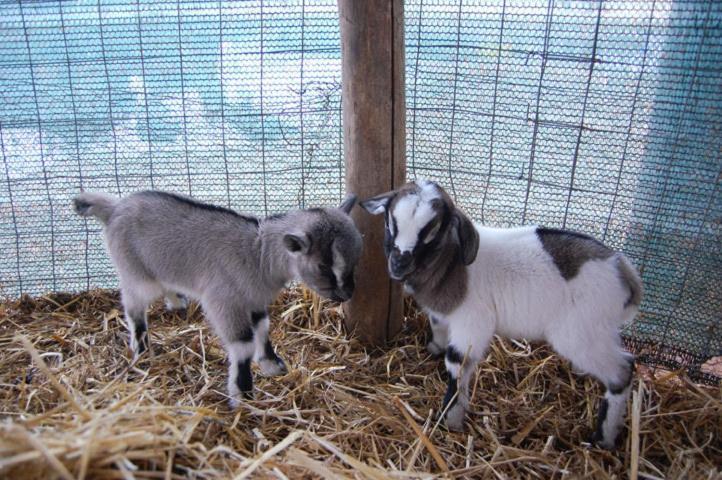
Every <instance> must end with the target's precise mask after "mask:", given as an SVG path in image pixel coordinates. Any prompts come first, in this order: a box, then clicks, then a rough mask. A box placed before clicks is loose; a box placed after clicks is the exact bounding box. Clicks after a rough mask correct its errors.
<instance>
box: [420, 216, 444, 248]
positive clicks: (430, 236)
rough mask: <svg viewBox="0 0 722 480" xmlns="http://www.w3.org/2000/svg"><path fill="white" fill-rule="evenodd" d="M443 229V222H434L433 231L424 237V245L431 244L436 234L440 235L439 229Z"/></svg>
mask: <svg viewBox="0 0 722 480" xmlns="http://www.w3.org/2000/svg"><path fill="white" fill-rule="evenodd" d="M440 228H441V222H440V221H438V220H434V223H433V225H432V226H431V229H430V230H429V231H428V232H427V233H426V235H424V238H423V239H422V240H423V242H424V243H429V242H430V241H432V240H433V239H434V238H435V237H436V234H437V233H439V229H440Z"/></svg>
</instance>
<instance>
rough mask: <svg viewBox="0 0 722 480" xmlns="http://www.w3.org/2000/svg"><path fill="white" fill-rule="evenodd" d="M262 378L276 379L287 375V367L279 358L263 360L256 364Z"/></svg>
mask: <svg viewBox="0 0 722 480" xmlns="http://www.w3.org/2000/svg"><path fill="white" fill-rule="evenodd" d="M258 365H259V367H260V368H261V373H262V374H263V376H264V377H277V376H279V375H285V374H287V373H288V367H286V364H285V363H284V362H283V360H281V359H280V358H277V359H270V358H264V359H263V360H260V361H259V362H258Z"/></svg>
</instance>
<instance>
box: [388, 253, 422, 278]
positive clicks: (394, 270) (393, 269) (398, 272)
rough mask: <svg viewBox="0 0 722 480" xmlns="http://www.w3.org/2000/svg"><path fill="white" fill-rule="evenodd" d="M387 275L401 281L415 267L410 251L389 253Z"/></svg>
mask: <svg viewBox="0 0 722 480" xmlns="http://www.w3.org/2000/svg"><path fill="white" fill-rule="evenodd" d="M388 267H389V275H390V276H391V278H392V279H394V280H398V281H403V280H404V279H405V278H406V277H408V276H409V275H410V274H411V273H413V271H414V269H415V268H416V265H415V262H414V257H413V256H412V255H411V252H404V253H400V252H391V255H389V262H388Z"/></svg>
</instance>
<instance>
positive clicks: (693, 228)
mask: <svg viewBox="0 0 722 480" xmlns="http://www.w3.org/2000/svg"><path fill="white" fill-rule="evenodd" d="M0 11H2V13H3V16H2V21H0V24H1V26H0V95H1V96H2V97H1V98H2V100H1V101H0V102H1V104H2V108H1V109H0V150H1V153H2V160H3V167H4V171H3V175H4V180H5V181H4V182H3V183H2V185H0V209H1V210H2V219H1V220H0V238H1V239H2V240H0V255H1V256H2V257H3V258H4V259H5V260H4V261H3V262H2V264H0V285H1V287H0V288H2V289H3V293H4V294H5V295H8V296H15V295H18V294H21V293H41V292H44V291H47V290H78V289H83V288H88V287H91V286H114V285H115V278H114V275H113V273H112V268H111V266H110V264H109V263H108V260H107V256H106V255H105V253H104V251H103V247H102V243H101V242H102V241H101V238H100V235H99V232H98V228H97V226H96V225H95V224H94V223H93V222H88V223H84V222H83V221H81V220H79V219H78V218H77V217H75V216H73V215H72V213H71V212H70V209H69V199H70V197H71V196H72V194H73V193H75V192H77V191H78V190H80V189H81V188H84V189H87V190H105V191H110V192H114V193H121V194H122V193H128V192H130V191H134V190H137V189H140V188H162V189H167V190H174V191H181V192H186V193H189V194H192V195H194V196H196V197H198V198H202V199H205V200H208V201H211V202H214V203H218V204H221V205H227V206H230V207H232V208H238V209H242V210H245V211H250V212H253V213H257V214H267V213H271V212H274V211H281V210H285V209H287V208H292V207H295V206H304V205H310V204H319V203H331V202H335V201H337V200H338V199H339V198H340V197H341V195H342V189H343V181H342V180H343V167H342V163H343V162H342V138H341V135H342V131H341V117H340V88H339V87H340V47H339V35H338V19H337V11H336V5H335V2H334V1H332V0H331V1H307V0H295V1H284V2H279V1H266V2H262V1H255V2H242V3H241V2H231V1H220V2H190V1H180V0H178V1H170V0H167V1H164V0H161V1H153V2H150V1H146V0H142V1H141V0H137V1H135V2H133V1H128V0H113V1H110V0H92V1H84V0H79V1H75V2H65V1H41V2H29V1H23V2H20V3H19V2H14V1H5V2H0ZM405 17H406V19H405V24H406V54H407V60H406V65H407V108H408V112H407V122H408V124H407V134H408V141H407V151H408V160H407V163H408V168H409V176H410V177H427V178H434V179H437V180H439V181H441V182H442V183H443V184H444V185H446V186H447V187H448V189H449V190H450V192H451V193H452V194H453V195H454V196H455V198H456V200H457V201H458V202H459V203H460V204H461V205H462V206H463V207H464V208H465V209H466V210H467V211H469V212H470V213H471V214H472V216H473V217H475V218H476V219H477V220H481V221H483V222H485V223H487V224H491V225H499V226H509V225H518V224H524V223H539V224H546V225H550V226H563V227H566V228H571V229H576V230H579V231H583V232H587V233H590V234H592V235H595V236H597V237H600V238H602V239H604V240H605V241H606V243H608V244H609V245H610V246H612V247H615V248H619V249H621V250H623V251H625V252H627V254H628V255H629V256H630V257H631V258H632V260H633V261H634V262H635V263H636V264H637V265H638V266H639V267H640V268H641V270H642V271H643V277H644V281H645V285H646V288H647V294H646V300H645V302H644V304H643V315H642V316H641V317H640V318H639V320H638V321H637V322H636V323H635V325H634V326H633V329H632V330H630V331H629V332H628V333H629V337H628V340H629V343H630V345H632V346H633V347H634V348H635V349H636V350H637V351H638V352H640V354H641V356H642V357H643V358H642V360H643V361H646V362H647V363H657V364H664V365H666V366H668V367H672V368H677V367H679V366H684V367H687V368H688V370H689V372H690V373H691V374H692V376H693V377H695V378H700V379H704V380H710V381H718V379H717V377H714V376H713V375H710V374H706V373H704V371H703V370H702V365H703V364H704V362H705V361H706V360H707V359H708V358H710V357H712V356H715V355H717V356H719V355H722V345H721V342H722V340H721V338H722V335H720V312H721V311H722V309H721V308H720V304H721V303H722V302H721V301H720V288H719V285H720V280H722V278H721V276H722V274H721V273H720V272H721V271H722V269H721V268H720V245H721V244H722V242H720V223H721V222H720V217H721V214H720V212H721V210H722V209H721V208H720V196H719V183H720V138H721V137H722V136H721V135H720V108H721V107H722V92H721V91H720V88H721V87H720V84H721V82H720V67H719V59H720V58H722V47H720V43H721V42H720V21H721V19H722V6H720V4H719V3H717V2H714V1H712V0H699V1H670V0H666V1H663V0H654V1H648V2H633V1H629V0H627V1H611V0H608V1H604V2H580V1H576V2H569V1H558V0H548V1H521V0H493V1H492V0H488V1H473V2H472V1H464V0H457V1H451V0H442V1H430V0H415V1H407V2H406V4H405ZM86 246H87V248H86Z"/></svg>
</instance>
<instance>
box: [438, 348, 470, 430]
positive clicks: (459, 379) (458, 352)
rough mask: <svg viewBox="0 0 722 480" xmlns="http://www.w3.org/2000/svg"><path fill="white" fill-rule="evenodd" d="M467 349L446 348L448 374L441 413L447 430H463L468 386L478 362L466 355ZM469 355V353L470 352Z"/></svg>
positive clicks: (467, 400)
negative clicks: (443, 413) (444, 416)
mask: <svg viewBox="0 0 722 480" xmlns="http://www.w3.org/2000/svg"><path fill="white" fill-rule="evenodd" d="M468 351H469V348H468V346H467V348H464V347H463V346H459V347H457V346H456V345H454V344H453V343H450V344H449V346H448V347H447V348H446V357H445V359H444V362H445V363H446V370H447V372H448V373H449V382H448V386H447V389H446V395H444V404H443V407H442V411H443V410H446V426H447V427H448V429H449V430H452V431H455V432H461V431H463V430H464V418H465V417H466V410H467V409H468V408H469V384H470V382H471V378H472V377H473V376H474V370H475V368H476V364H477V363H478V360H477V359H476V358H474V357H472V356H471V354H469V355H467V356H466V358H464V356H465V355H466V352H468ZM470 353H471V352H470Z"/></svg>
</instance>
